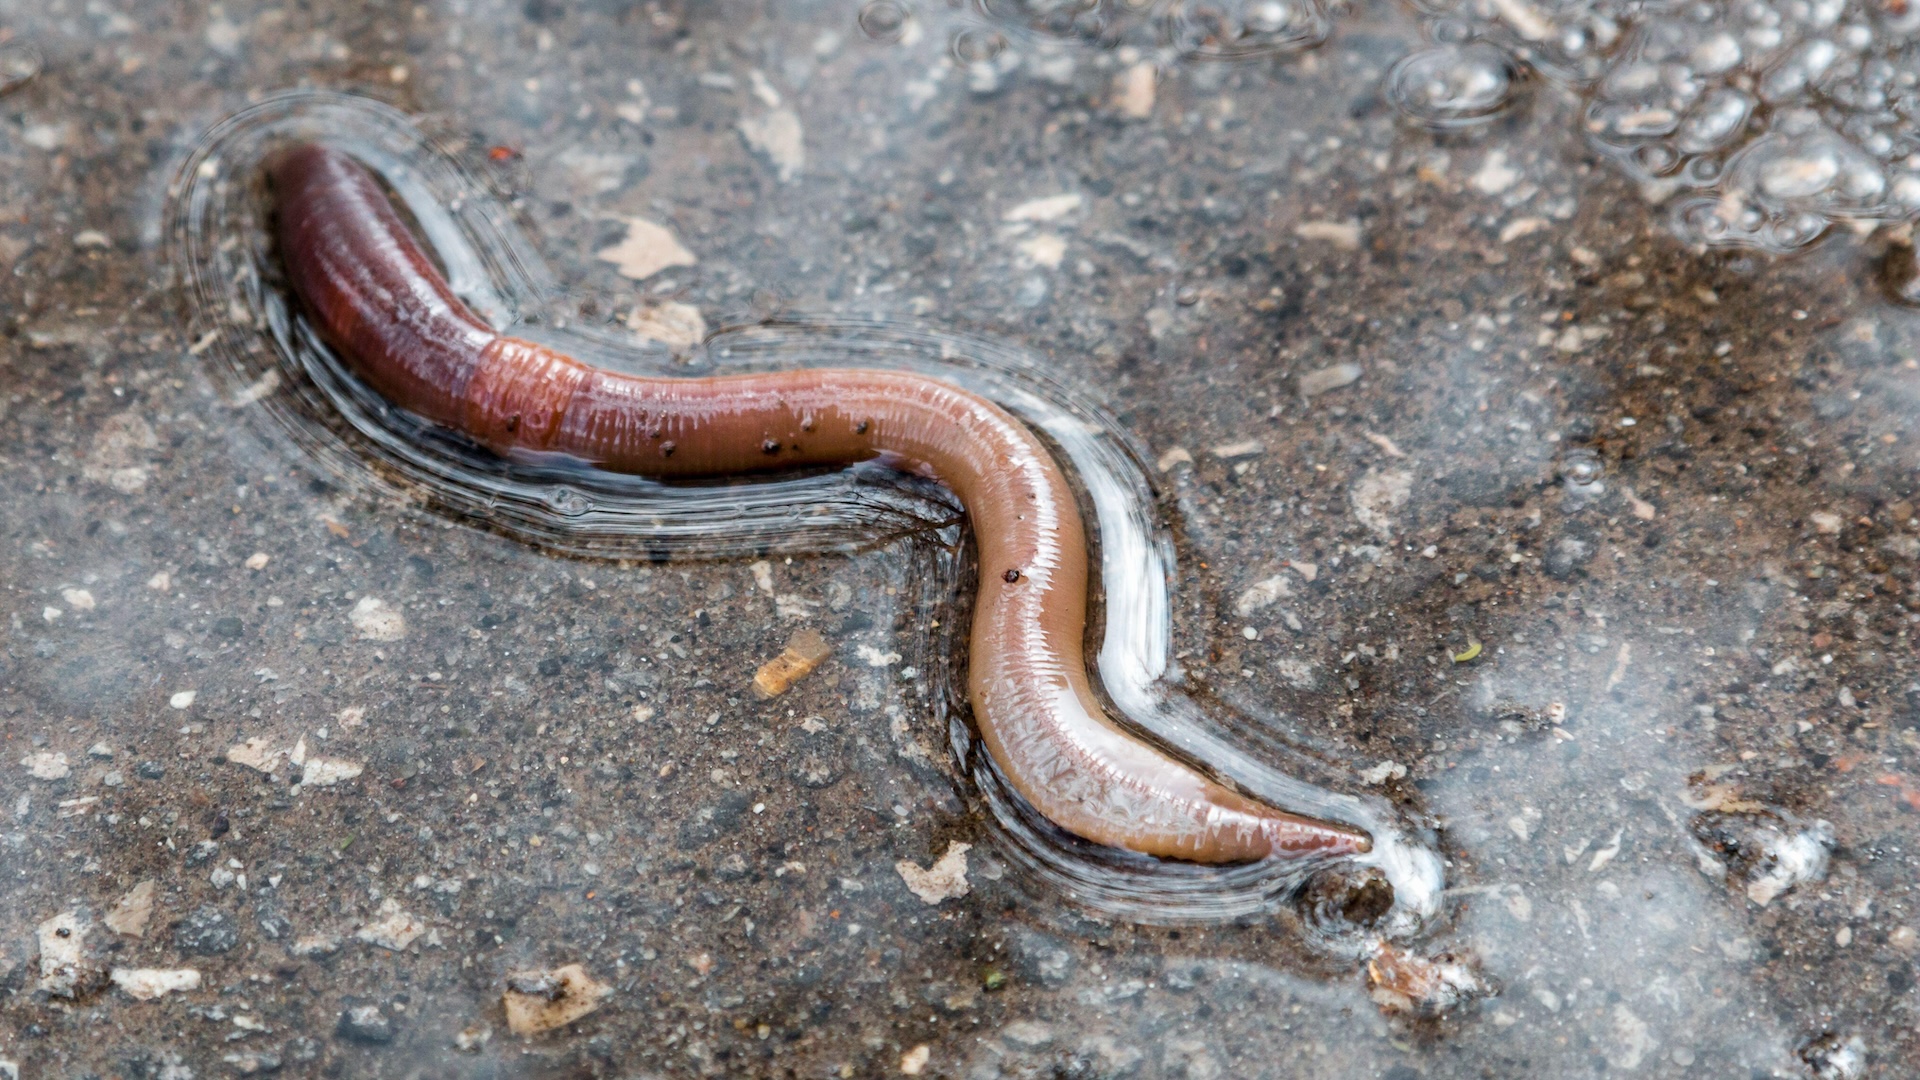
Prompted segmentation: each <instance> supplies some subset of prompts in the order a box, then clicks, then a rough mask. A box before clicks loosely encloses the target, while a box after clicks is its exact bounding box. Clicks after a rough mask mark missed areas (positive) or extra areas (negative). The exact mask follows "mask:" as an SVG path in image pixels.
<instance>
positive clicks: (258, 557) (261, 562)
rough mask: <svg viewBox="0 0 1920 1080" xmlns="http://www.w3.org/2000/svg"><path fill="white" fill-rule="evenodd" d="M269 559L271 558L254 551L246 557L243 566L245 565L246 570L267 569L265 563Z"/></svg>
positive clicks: (263, 553)
mask: <svg viewBox="0 0 1920 1080" xmlns="http://www.w3.org/2000/svg"><path fill="white" fill-rule="evenodd" d="M271 558H272V556H270V555H268V554H267V553H266V552H264V551H256V552H254V553H253V554H251V555H249V556H247V561H246V563H245V565H246V568H247V569H249V570H265V569H266V568H267V562H268V561H269V560H270V559H271Z"/></svg>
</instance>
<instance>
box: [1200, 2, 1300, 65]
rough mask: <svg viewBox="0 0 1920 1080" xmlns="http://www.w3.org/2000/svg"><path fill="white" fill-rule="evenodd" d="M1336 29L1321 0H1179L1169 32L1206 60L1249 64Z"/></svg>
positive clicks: (1291, 49)
mask: <svg viewBox="0 0 1920 1080" xmlns="http://www.w3.org/2000/svg"><path fill="white" fill-rule="evenodd" d="M1330 29H1331V24H1330V21H1329V20H1328V18H1327V14H1326V11H1325V10H1324V9H1323V8H1322V7H1321V6H1320V4H1319V3H1318V2H1317V0H1175V3H1174V4H1173V5H1172V7H1171V8H1170V9H1169V10H1168V13H1167V32H1168V36H1169V37H1170V38H1171V39H1172V41H1173V44H1174V47H1175V48H1177V49H1179V50H1180V51H1181V53H1183V54H1185V55H1187V56H1191V57H1194V58H1196V59H1202V60H1246V59H1251V58H1253V57H1259V56H1271V55H1276V54H1279V53H1287V52H1294V51H1297V50H1299V49H1303V48H1306V47H1308V46H1310V45H1317V44H1319V43H1320V42H1321V41H1323V40H1325V39H1326V36H1327V33H1328V31H1329V30H1330Z"/></svg>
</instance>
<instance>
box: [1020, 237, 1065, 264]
mask: <svg viewBox="0 0 1920 1080" xmlns="http://www.w3.org/2000/svg"><path fill="white" fill-rule="evenodd" d="M1013 248H1014V250H1015V251H1017V252H1019V253H1020V258H1021V259H1022V260H1024V261H1025V262H1026V263H1027V265H1029V266H1037V267H1039V268H1040V269H1042V270H1058V269H1060V264H1061V262H1063V261H1065V259H1066V257H1067V242H1066V241H1065V240H1063V239H1061V238H1060V237H1059V236H1058V235H1056V234H1054V233H1050V232H1043V233H1039V234H1038V235H1035V236H1030V237H1027V238H1026V239H1024V240H1021V241H1019V242H1018V243H1016V244H1014V245H1013Z"/></svg>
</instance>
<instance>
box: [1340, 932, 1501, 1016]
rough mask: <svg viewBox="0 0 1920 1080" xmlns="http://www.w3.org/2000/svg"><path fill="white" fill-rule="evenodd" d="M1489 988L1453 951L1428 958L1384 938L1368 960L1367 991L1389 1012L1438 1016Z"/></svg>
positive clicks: (1467, 963)
mask: <svg viewBox="0 0 1920 1080" xmlns="http://www.w3.org/2000/svg"><path fill="white" fill-rule="evenodd" d="M1490 989H1491V987H1490V986H1489V984H1488V983H1487V981H1486V980H1485V979H1484V978H1482V977H1481V976H1480V974H1479V973H1478V972H1476V971H1475V970H1474V967H1473V965H1472V964H1471V963H1470V962H1469V961H1467V960H1465V959H1463V958H1460V957H1456V956H1454V955H1452V954H1451V953H1442V954H1440V955H1439V956H1436V957H1434V958H1432V959H1428V958H1426V957H1423V956H1418V955H1416V954H1414V953H1412V952H1409V951H1407V950H1405V949H1402V948H1401V947H1400V946H1398V945H1394V944H1392V943H1390V942H1385V941H1382V942H1379V943H1377V944H1375V945H1374V952H1373V956H1372V957H1371V958H1369V959H1368V960H1367V994H1368V996H1369V997H1371V998H1373V1002H1374V1004H1376V1005H1378V1006H1380V1008H1381V1009H1382V1010H1384V1011H1386V1012H1389V1013H1401V1014H1405V1015H1411V1016H1428V1017H1431V1016H1439V1015H1441V1014H1442V1013H1445V1012H1447V1011H1449V1010H1451V1009H1453V1008H1454V1007H1456V1006H1458V1005H1460V1004H1463V1003H1464V1002H1466V1001H1469V1000H1471V999H1473V998H1476V997H1480V996H1482V995H1484V994H1486V993H1487V992H1488V991H1489V990H1490Z"/></svg>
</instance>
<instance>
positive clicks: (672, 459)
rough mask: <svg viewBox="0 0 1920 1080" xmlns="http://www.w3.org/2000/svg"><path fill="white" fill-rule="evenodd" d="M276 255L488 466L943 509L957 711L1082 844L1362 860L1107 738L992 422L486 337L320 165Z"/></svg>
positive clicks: (1081, 612)
mask: <svg viewBox="0 0 1920 1080" xmlns="http://www.w3.org/2000/svg"><path fill="white" fill-rule="evenodd" d="M268 171H269V179H270V182H271V184H272V187H273V194H274V199H275V203H276V207H277V224H276V228H275V232H276V239H277V242H278V244H279V249H280V254H281V257H282V259H283V260H284V263H285V266H286V274H287V278H288V280H289V282H290V283H291V285H292V288H293V291H294V293H295V294H296V295H297V296H298V297H299V300H300V302H301V303H302V304H303V305H304V307H305V310H306V311H307V313H308V315H309V317H310V319H311V321H312V322H313V324H314V326H315V327H316V329H317V330H318V331H319V334H320V336H321V338H322V339H324V340H325V341H326V342H327V344H328V345H329V346H331V347H332V348H333V349H334V350H335V351H336V352H337V353H339V354H340V356H341V357H342V358H343V359H344V360H345V362H346V363H347V364H348V366H350V367H351V368H352V369H353V371H354V372H355V373H357V374H358V375H359V377H360V378H361V379H363V380H364V381H365V382H366V383H368V384H369V385H370V386H371V387H372V388H373V389H374V390H376V391H377V392H379V393H380V394H381V395H383V396H384V397H385V398H386V399H387V400H388V401H389V402H391V403H392V404H394V405H396V406H399V407H400V408H403V409H406V410H408V411H410V412H412V413H414V414H416V415H418V416H420V417H422V418H423V419H425V420H427V421H430V422H432V423H435V424H439V425H442V426H444V427H448V428H452V429H454V430H456V431H459V432H462V433H464V434H465V435H466V436H467V437H468V438H470V439H472V440H473V441H475V442H477V443H479V444H480V445H482V446H484V447H486V448H487V449H489V450H491V451H492V452H494V453H495V454H498V455H501V456H503V457H511V456H514V455H516V454H521V455H524V454H530V453H537V454H540V455H543V456H551V455H565V456H566V457H570V458H573V459H577V460H578V461H580V462H582V463H585V464H587V465H590V466H592V467H596V468H600V469H607V470H613V471H618V472H624V473H632V474H636V475H642V476H649V477H657V478H663V479H664V478H695V477H721V476H732V475H735V474H739V473H747V472H761V471H770V470H779V469H794V468H800V467H806V466H833V465H850V464H853V463H856V462H860V461H864V460H869V459H874V458H881V459H883V460H885V461H886V462H888V463H890V464H892V465H893V466H895V467H897V468H900V469H902V470H906V471H911V472H915V473H918V474H920V475H923V476H928V477H932V478H934V479H936V480H938V481H940V482H941V483H943V484H945V485H946V486H947V487H949V488H950V489H951V490H952V491H953V492H954V493H955V494H956V495H957V496H958V497H959V499H960V501H961V503H962V505H963V506H964V507H965V508H966V512H967V515H968V517H969V518H970V519H971V524H972V527H973V532H974V537H975V543H976V546H977V548H978V553H979V560H980V563H979V565H980V574H979V580H980V588H979V594H978V598H977V601H976V604H975V607H974V616H973V627H972V636H971V641H970V645H969V648H970V652H969V664H968V693H969V696H970V698H971V702H972V706H973V714H974V720H975V723H976V725H977V726H978V728H979V731H980V735H981V738H982V740H983V741H984V742H985V744H986V747H987V751H988V753H989V754H991V755H992V757H993V760H994V761H995V762H996V763H997V764H998V765H999V768H1000V771H1001V772H1002V773H1003V774H1004V775H1005V777H1006V779H1007V781H1008V782H1009V783H1010V784H1011V785H1012V787H1013V788H1014V790H1015V791H1017V792H1019V794H1020V795H1021V796H1022V797H1023V798H1025V799H1026V800H1027V802H1028V803H1030V804H1031V805H1032V806H1033V807H1034V808H1035V809H1037V810H1038V811H1039V812H1040V813H1041V814H1043V815H1045V816H1046V817H1047V818H1048V819H1050V820H1051V821H1053V822H1054V823H1055V824H1056V825H1058V826H1060V827H1061V828H1063V829H1065V830H1067V831H1068V832H1071V833H1074V834H1077V835H1079V836H1081V837H1083V838H1085V839H1088V840H1092V841H1095V842H1097V843H1101V844H1107V845H1110V846H1113V847H1119V848H1126V849H1130V850H1132V851H1137V852H1142V853H1145V854H1148V855H1155V856H1161V857H1170V858H1179V859H1186V860H1191V861H1195V862H1205V863H1234V862H1248V861H1253V860H1258V859H1264V858H1268V857H1301V856H1308V855H1342V854H1357V853H1361V852H1365V851H1367V850H1369V849H1370V847H1371V845H1372V841H1371V838H1370V837H1368V836H1367V834H1366V833H1364V832H1362V831H1360V830H1357V829H1353V828H1349V827H1346V826H1342V825H1337V824H1332V823H1328V822H1322V821H1317V820H1314V819H1311V818H1306V817H1301V816H1299V815H1296V814H1290V813H1287V812H1285V811H1282V810H1280V809H1277V808H1275V807H1272V806H1269V805H1267V804H1265V803H1262V802H1260V801H1258V800H1255V799H1252V798H1249V797H1247V796H1244V795H1241V794H1239V793H1237V792H1235V791H1232V790H1229V789H1228V788H1227V787H1225V786H1224V785H1222V784H1220V783H1217V782H1215V781H1213V780H1211V779H1209V778H1207V777H1206V776H1205V775H1203V774H1202V773H1200V772H1199V771H1198V770H1196V769H1194V768H1192V767H1190V766H1188V765H1186V764H1183V763H1181V762H1179V761H1177V760H1175V759H1174V758H1172V757H1170V756H1168V755H1167V754H1165V753H1163V752H1162V751H1161V750H1159V749H1157V748H1155V747H1154V746H1152V745H1150V744H1149V743H1147V742H1145V741H1143V740H1141V739H1139V738H1137V737H1135V736H1134V735H1132V734H1130V733H1128V732H1126V731H1124V730H1122V729H1121V728H1120V727H1118V726H1117V725H1116V724H1114V722H1113V721H1112V720H1111V719H1109V718H1108V717H1107V715H1106V713H1105V711H1104V710H1103V709H1102V708H1101V706H1100V704H1099V702H1098V700H1097V699H1096V697H1095V696H1094V692H1093V688H1092V686H1091V684H1090V682H1089V680H1088V675H1087V665H1086V658H1085V655H1084V653H1083V651H1082V645H1083V637H1084V635H1085V631H1086V612H1087V580H1088V564H1087V539H1086V530H1085V528H1084V526H1083V524H1082V522H1081V519H1080V512H1079V508H1078V506H1077V505H1076V502H1075V499H1074V496H1073V492H1072V490H1071V489H1070V488H1069V487H1068V485H1067V480H1066V477H1065V476H1064V474H1063V473H1062V472H1061V469H1060V466H1059V464H1058V463H1057V462H1056V461H1055V460H1054V457H1053V455H1052V453H1051V452H1050V451H1049V450H1048V448H1047V447H1046V445H1045V444H1044V443H1042V442H1041V441H1040V439H1039V438H1038V437H1037V436H1036V435H1035V434H1034V433H1033V432H1032V431H1031V430H1029V429H1028V428H1027V427H1026V426H1025V425H1024V424H1022V423H1021V422H1020V421H1019V420H1017V419H1016V418H1015V417H1014V416H1013V415H1012V414H1010V413H1008V412H1007V411H1006V410H1004V409H1002V408H1001V407H999V406H998V405H995V404H994V403H992V402H990V401H988V400H986V399H985V398H982V397H979V396H977V395H975V394H972V393H969V392H967V391H966V390H963V389H961V388H960V387H958V386H955V385H952V384H950V383H947V382H945V381H943V380H940V379H937V378H932V377H929V376H924V375H919V374H915V373H910V372H903V371H885V370H872V369H851V368H849V369H835V368H811V369H804V370H798V371H776V372H768V373H764V374H749V375H726V376H714V377H707V378H691V377H689V378H677V377H643V376H636V375H630V374H626V373H622V372H615V371H609V370H605V369H602V368H597V367H593V366H591V365H588V364H585V363H582V362H580V361H578V360H575V359H574V358H572V357H570V356H566V355H564V354H562V353H559V352H557V351H555V350H553V349H550V348H548V347H546V346H544V345H539V344H536V343H534V342H530V341H525V340H522V339H520V338H515V337H509V336H507V335H504V334H501V333H499V332H498V331H496V330H494V329H493V328H492V327H491V326H489V325H487V324H486V323H485V322H483V321H482V320H481V319H480V318H479V316H477V315H476V314H474V313H473V311H472V310H471V309H469V308H468V307H467V306H466V304H464V303H463V302H461V300H460V299H459V298H458V297H456V296H455V295H454V294H453V291H452V289H451V288H449V287H448V285H447V283H446V281H445V279H444V278H443V277H442V276H441V274H440V273H439V271H438V270H437V269H435V267H434V265H433V263H432V262H430V261H429V260H428V258H427V255H426V253H425V252H424V251H423V250H422V249H421V247H420V246H419V244H418V243H416V241H415V239H414V237H413V234H412V233H411V232H410V231H409V230H408V228H407V227H406V225H405V224H404V223H402V221H401V220H400V217H399V215H398V214H397V213H396V212H395V211H394V208H393V206H392V204H391V203H390V202H389V201H388V199H387V196H386V194H385V193H384V192H383V191H382V190H381V188H380V187H379V185H378V184H377V183H376V182H375V180H374V178H373V176H372V174H371V173H369V172H368V171H367V169H366V168H365V167H364V166H362V165H361V164H360V163H359V162H358V161H356V160H355V159H353V158H352V157H350V156H349V155H347V154H346V153H344V152H342V151H340V150H337V149H333V148H329V147H325V146H320V145H311V144H310V145H304V146H300V147H297V148H294V149H291V150H287V151H284V152H282V153H281V154H280V155H279V156H278V158H277V159H275V160H274V161H273V162H272V163H271V164H270V165H269V170H268Z"/></svg>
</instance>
